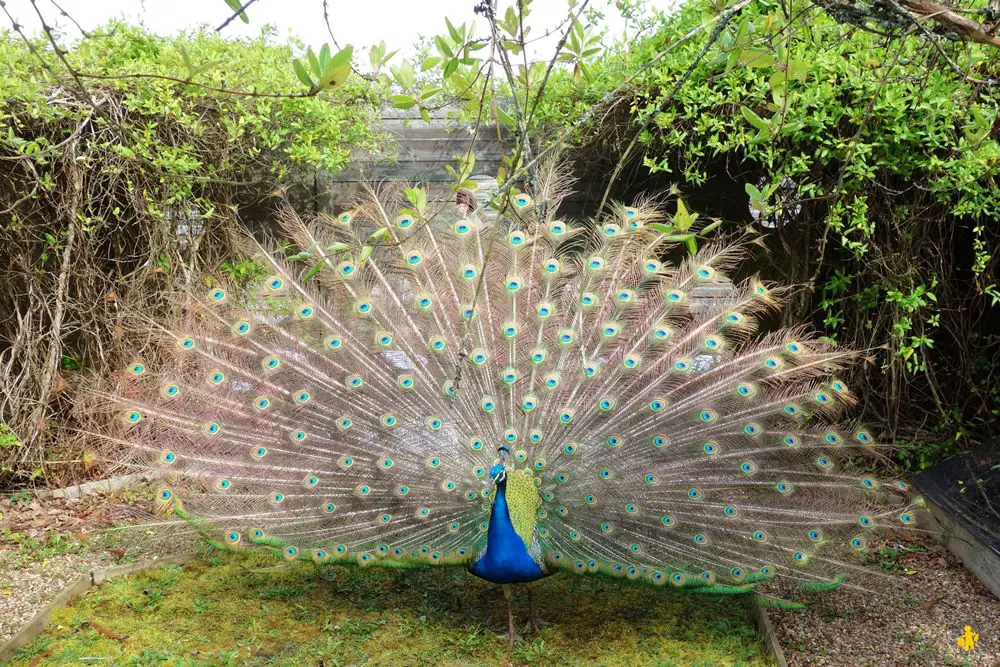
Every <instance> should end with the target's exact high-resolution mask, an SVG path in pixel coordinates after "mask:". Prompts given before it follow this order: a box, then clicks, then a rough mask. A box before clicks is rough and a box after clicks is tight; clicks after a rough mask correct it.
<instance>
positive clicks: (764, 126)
mask: <svg viewBox="0 0 1000 667" xmlns="http://www.w3.org/2000/svg"><path fill="white" fill-rule="evenodd" d="M740 113H742V114H743V117H744V118H746V119H747V122H748V123H750V124H751V125H753V126H754V127H755V128H757V129H758V130H770V129H771V126H770V125H769V124H768V122H767V121H766V120H764V119H763V118H761V117H760V116H758V115H757V114H756V113H754V111H753V109H751V108H749V107H746V106H741V107H740Z"/></svg>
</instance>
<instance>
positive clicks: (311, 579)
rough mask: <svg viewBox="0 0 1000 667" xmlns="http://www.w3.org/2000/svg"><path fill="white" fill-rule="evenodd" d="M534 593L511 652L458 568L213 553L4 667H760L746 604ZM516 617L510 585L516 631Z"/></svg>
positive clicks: (123, 591)
mask: <svg viewBox="0 0 1000 667" xmlns="http://www.w3.org/2000/svg"><path fill="white" fill-rule="evenodd" d="M534 597H535V604H536V607H537V608H538V612H539V616H541V617H542V618H543V619H545V620H547V621H549V622H550V623H551V625H548V626H546V627H545V628H544V629H543V630H542V632H541V634H540V635H539V636H529V637H527V638H526V639H525V640H524V641H522V642H519V643H517V644H516V645H515V647H514V649H513V651H508V649H507V641H506V638H505V637H503V636H501V633H502V632H504V631H505V630H506V607H505V604H504V600H503V596H502V595H501V593H500V589H499V587H497V586H493V585H491V584H489V583H487V582H484V581H480V580H479V579H476V578H475V577H473V576H472V575H470V574H468V573H466V572H464V571H463V570H461V569H460V568H427V569H417V570H403V571H399V570H382V569H377V568H371V569H358V568H351V567H346V566H339V565H333V566H324V567H322V568H319V567H316V566H314V565H312V564H311V563H305V562H296V563H292V564H286V563H279V562H276V561H275V560H274V559H273V557H271V556H269V555H267V554H264V553H261V552H241V553H233V554H228V553H227V554H220V553H218V552H214V553H210V554H208V555H206V556H205V557H203V558H199V559H197V560H194V561H192V562H190V563H188V564H187V565H185V566H184V567H161V568H158V569H156V570H150V571H147V572H142V573H138V574H135V575H132V576H128V577H120V578H117V579H113V580H111V581H109V582H106V583H105V584H103V585H102V586H100V587H99V588H98V589H96V590H94V591H92V592H91V593H89V594H87V595H85V596H84V597H83V598H82V599H81V600H79V601H78V602H76V603H75V604H74V605H72V606H69V607H65V608H63V609H60V610H57V611H56V612H55V613H54V614H53V616H52V619H51V621H50V622H49V627H48V629H47V630H46V632H45V634H43V635H42V636H41V637H39V638H38V639H37V640H35V641H34V642H33V643H31V644H30V645H28V646H27V647H25V649H23V650H22V651H21V652H20V653H18V655H17V656H16V657H15V659H14V660H13V662H12V663H11V664H12V665H27V664H29V663H32V661H36V662H34V664H45V665H58V664H90V663H107V664H117V665H153V664H161V663H162V664H172V665H196V664H221V665H264V664H268V665H270V664H274V665H319V664H322V665H350V664H406V665H420V664H428V665H430V664H433V665H470V664H484V665H496V664H546V665H554V664H568V665H574V664H588V665H589V664H604V665H660V666H663V667H669V666H672V665H676V666H678V667H680V666H682V665H683V666H698V665H700V666H704V667H708V666H709V665H711V666H713V667H714V666H716V665H719V666H721V665H745V666H748V667H749V666H751V665H757V666H762V665H767V664H770V663H769V660H768V658H766V657H765V656H766V653H765V651H764V650H763V648H762V646H761V643H760V639H759V636H758V634H757V632H756V629H755V628H754V625H753V621H752V618H751V615H750V612H749V609H748V607H747V604H748V603H749V599H748V598H747V599H744V598H743V597H739V598H733V597H726V596H701V595H692V594H690V593H686V592H684V591H678V590H673V589H670V588H669V587H666V588H651V587H647V586H642V585H640V584H636V583H632V582H629V581H626V580H609V579H603V578H598V577H578V576H574V575H571V574H566V573H562V574H557V575H555V576H553V577H550V578H548V579H546V580H543V581H542V582H540V583H539V584H537V585H536V588H535V593H534ZM526 614H527V604H526V597H525V595H524V592H523V589H521V590H520V591H519V592H518V593H517V594H516V596H515V618H516V619H517V620H518V623H519V626H520V625H523V623H524V622H525V621H526Z"/></svg>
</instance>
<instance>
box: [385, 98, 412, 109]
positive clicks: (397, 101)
mask: <svg viewBox="0 0 1000 667" xmlns="http://www.w3.org/2000/svg"><path fill="white" fill-rule="evenodd" d="M389 101H390V102H391V103H392V106H394V107H396V108H397V109H412V108H413V107H414V106H416V104H417V101H416V100H415V99H413V96H412V95H390V96H389Z"/></svg>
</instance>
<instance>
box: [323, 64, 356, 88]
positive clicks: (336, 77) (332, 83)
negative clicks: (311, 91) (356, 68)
mask: <svg viewBox="0 0 1000 667" xmlns="http://www.w3.org/2000/svg"><path fill="white" fill-rule="evenodd" d="M350 74H351V66H350V65H343V66H341V67H338V68H337V69H335V70H333V71H332V72H330V73H329V74H327V75H326V77H325V78H324V79H323V82H322V83H323V87H324V88H339V87H340V86H342V85H344V82H345V81H347V77H348V76H350Z"/></svg>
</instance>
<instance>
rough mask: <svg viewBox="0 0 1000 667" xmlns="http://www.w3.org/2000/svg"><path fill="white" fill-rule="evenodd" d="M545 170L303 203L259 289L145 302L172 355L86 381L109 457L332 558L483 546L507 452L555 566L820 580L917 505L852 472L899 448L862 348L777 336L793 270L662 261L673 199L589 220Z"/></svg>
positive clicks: (538, 548) (706, 255)
mask: <svg viewBox="0 0 1000 667" xmlns="http://www.w3.org/2000/svg"><path fill="white" fill-rule="evenodd" d="M549 189H550V190H551V191H552V192H553V193H554V194H553V195H552V197H550V198H549V199H547V200H546V201H537V200H534V199H532V197H531V196H529V195H528V194H525V193H522V194H516V195H514V196H512V197H510V199H509V201H503V202H500V203H499V205H498V208H501V210H497V208H493V207H489V206H484V207H480V209H479V210H477V211H473V212H471V213H469V214H468V215H466V216H465V217H460V218H457V219H456V218H455V217H454V216H451V217H449V216H447V215H443V214H441V213H437V214H431V213H429V212H426V211H425V212H423V213H421V212H420V211H417V210H412V209H411V208H408V205H407V204H405V203H404V202H402V201H400V200H399V198H398V197H397V196H396V195H394V194H393V193H391V192H388V193H387V192H382V193H376V192H375V191H370V192H369V193H368V194H367V195H366V196H365V197H364V198H362V199H361V200H360V201H359V202H358V203H357V206H356V207H355V208H354V209H353V210H351V211H349V212H345V213H342V214H340V215H339V216H337V217H321V218H319V219H317V220H315V221H313V222H312V223H310V224H306V223H304V222H303V221H302V220H301V219H300V218H299V217H297V216H296V215H295V214H294V213H293V212H292V211H291V210H290V209H289V210H285V211H283V213H282V215H281V219H282V223H283V225H284V228H285V232H287V235H288V236H289V237H290V238H291V239H292V240H293V241H294V243H295V244H296V245H297V246H298V249H297V252H296V251H291V252H285V253H282V252H279V251H277V250H276V249H270V250H267V249H264V248H261V247H257V248H256V250H255V252H256V255H257V259H258V261H260V262H261V263H263V264H264V266H265V267H266V274H267V277H266V278H265V279H263V280H262V281H261V282H259V283H257V284H253V285H251V286H249V287H247V286H241V285H237V284H227V283H226V282H225V281H223V280H221V279H218V278H213V279H212V280H211V281H207V282H206V283H205V284H206V285H207V286H203V287H199V288H197V289H194V290H192V291H191V293H190V294H187V295H186V297H185V303H186V305H185V307H184V308H182V309H179V310H178V313H179V314H178V315H177V317H176V318H175V319H174V321H171V322H169V323H167V324H166V325H163V326H161V324H160V323H157V322H150V323H149V324H150V329H151V330H153V331H154V332H155V333H156V335H157V336H158V338H159V343H158V345H157V346H156V350H157V351H156V354H155V363H154V361H153V357H152V356H151V355H146V356H145V357H144V358H136V359H135V360H134V361H133V362H132V363H131V364H130V365H129V366H128V367H127V368H125V369H123V371H122V372H121V373H120V375H119V376H118V377H115V378H113V379H112V380H111V381H109V382H105V383H104V384H102V385H100V386H95V387H92V388H91V389H90V390H89V396H90V398H92V399H96V400H97V401H98V402H99V403H100V404H101V405H102V406H103V408H102V410H101V411H99V413H100V415H101V419H103V420H104V423H105V427H104V428H103V430H101V431H100V433H99V435H100V438H99V439H100V440H101V441H102V443H103V447H104V453H105V454H106V455H107V456H108V457H109V458H111V459H113V460H116V461H119V462H122V463H123V464H125V465H129V466H131V467H134V468H139V469H152V470H153V471H154V474H155V475H156V478H157V484H158V485H159V488H158V491H157V493H158V497H159V502H160V503H161V508H162V509H164V510H165V511H167V512H173V513H174V515H176V516H183V517H197V521H198V522H199V524H198V530H202V529H203V527H207V528H205V529H206V530H211V531H215V532H216V535H217V536H218V537H217V539H218V540H219V543H220V544H224V545H228V546H230V547H234V548H240V547H244V546H247V545H258V546H260V547H264V548H269V549H273V550H275V551H276V552H279V553H282V554H284V556H285V557H287V558H300V557H305V558H311V559H314V560H316V561H321V562H324V561H335V562H357V563H359V564H362V565H365V564H380V565H386V566H396V567H399V566H411V565H417V564H427V565H433V564H439V565H447V564H468V563H469V561H470V560H471V559H473V558H474V557H476V555H477V554H479V553H481V552H482V551H483V549H484V548H485V547H486V538H487V531H488V526H489V519H490V510H491V507H492V503H493V502H494V500H496V496H495V494H496V489H497V487H496V486H495V485H494V484H493V481H494V480H493V479H492V478H491V475H490V473H489V471H490V468H491V466H493V465H495V464H496V463H497V462H498V455H497V452H498V447H500V446H501V445H503V446H505V447H506V451H508V452H509V456H507V455H505V456H504V465H505V466H506V470H507V478H508V479H509V480H512V481H511V482H509V486H508V500H509V505H510V515H511V521H512V522H513V525H514V527H515V529H516V531H517V534H518V535H519V536H521V538H522V539H523V540H524V541H525V544H526V546H528V547H529V548H530V549H531V553H532V554H533V555H535V556H538V558H539V560H540V562H542V563H543V564H544V567H545V568H546V569H547V570H548V571H554V570H557V569H565V570H569V571H573V572H577V573H581V574H587V573H598V574H605V575H612V576H622V577H628V578H630V579H637V580H641V581H645V582H649V583H652V584H671V585H675V586H685V587H690V588H692V590H693V591H697V592H704V593H722V594H742V593H747V592H751V591H753V592H754V594H755V595H757V594H758V591H755V588H756V587H757V586H758V585H759V584H760V583H761V582H763V581H768V580H771V579H773V578H775V577H777V578H778V579H779V580H784V581H786V582H792V583H796V584H802V585H804V586H805V588H806V590H807V591H816V590H823V589H829V588H835V587H837V586H839V585H840V583H841V582H842V581H843V580H844V576H845V575H849V574H851V573H852V572H855V571H858V570H859V569H860V563H858V562H857V559H856V558H854V559H852V553H854V552H862V551H864V550H865V548H866V545H867V544H868V542H869V540H871V539H872V537H871V536H872V535H873V534H876V533H877V531H878V530H879V529H884V528H888V527H897V528H899V527H904V528H905V527H911V526H912V525H913V523H914V517H915V510H914V507H915V505H916V504H917V502H918V501H913V500H911V499H909V498H908V497H907V496H908V494H907V493H906V491H907V485H906V484H905V482H902V481H880V480H876V479H875V478H873V477H871V476H869V475H866V474H864V473H863V472H858V467H857V463H858V462H859V461H863V460H865V459H867V458H870V457H877V456H878V455H879V453H880V451H881V449H882V447H883V446H882V445H880V444H878V443H877V442H876V440H875V438H874V436H873V435H872V434H871V433H870V432H869V431H868V430H866V429H865V428H864V427H863V426H861V425H858V424H856V423H854V422H851V421H845V420H844V418H843V413H844V412H845V409H847V408H850V407H851V406H852V405H853V404H854V403H855V399H854V397H853V396H852V393H851V392H850V390H849V389H848V387H847V386H846V385H845V383H844V382H843V381H841V380H840V379H838V373H839V372H840V371H841V370H842V369H843V368H844V366H845V365H846V364H847V363H848V362H850V361H851V359H852V357H853V355H852V353H851V352H849V351H847V350H844V349H842V348H838V347H832V346H831V345H829V344H827V343H825V342H822V341H820V340H818V339H817V338H816V337H815V336H813V335H810V334H809V333H808V332H807V331H806V330H805V329H804V328H802V327H796V328H786V329H779V330H774V331H770V332H766V333H765V332H760V331H759V330H758V325H759V323H760V322H761V320H762V318H766V317H769V316H771V315H772V314H773V312H774V311H775V310H776V309H777V308H778V307H779V305H780V302H781V298H782V295H783V293H785V291H784V290H782V289H780V288H776V287H774V286H769V285H766V284H764V283H763V282H761V281H760V280H758V279H756V278H751V279H748V280H745V281H739V282H734V281H733V280H731V279H730V278H729V275H730V274H731V273H733V271H734V269H735V268H736V267H737V266H738V265H739V264H740V263H741V262H743V261H745V259H746V255H747V252H746V248H745V247H743V246H741V245H739V244H730V245H725V244H717V245H708V246H706V247H703V248H702V249H701V250H700V251H699V252H698V253H697V254H696V255H693V256H690V257H688V258H687V259H685V260H683V261H680V262H679V263H676V264H671V263H666V262H665V261H664V259H663V258H664V257H665V256H666V255H667V251H668V250H669V249H670V248H672V247H675V246H674V244H672V242H671V240H672V238H675V237H673V236H672V235H671V234H670V231H671V229H670V223H669V221H667V220H666V219H665V218H664V216H663V215H662V214H661V212H660V211H659V210H658V209H657V208H656V206H653V205H648V204H644V205H638V206H636V207H627V206H620V205H619V206H615V207H614V208H613V209H612V211H611V213H610V214H609V215H608V216H607V217H605V218H603V219H600V220H592V221H588V222H587V223H586V224H574V223H571V222H568V221H564V220H562V219H560V218H559V217H558V216H557V215H556V206H555V203H554V202H553V201H551V199H553V198H555V199H557V198H558V195H559V192H558V188H557V187H556V186H551V187H550V188H549ZM654 223H655V224H654ZM293 253H294V254H293ZM151 354H152V353H151ZM108 424H110V426H108ZM518 476H520V477H518ZM515 482H516V483H515ZM763 599H765V600H766V599H769V598H766V597H765V598H763Z"/></svg>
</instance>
